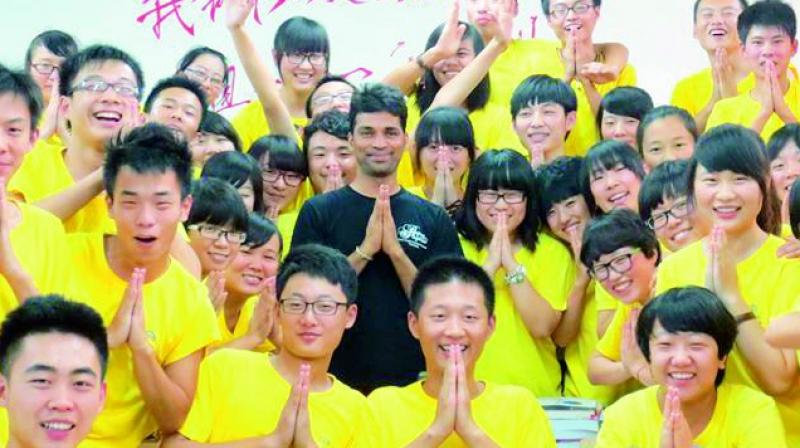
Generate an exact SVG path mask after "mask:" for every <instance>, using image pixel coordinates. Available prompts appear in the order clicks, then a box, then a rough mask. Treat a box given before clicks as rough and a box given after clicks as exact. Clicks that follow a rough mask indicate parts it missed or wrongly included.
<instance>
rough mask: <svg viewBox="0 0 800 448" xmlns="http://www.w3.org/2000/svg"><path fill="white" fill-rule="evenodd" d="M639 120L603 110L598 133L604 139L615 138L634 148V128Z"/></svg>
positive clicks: (637, 126)
mask: <svg viewBox="0 0 800 448" xmlns="http://www.w3.org/2000/svg"><path fill="white" fill-rule="evenodd" d="M638 128H639V120H637V119H636V118H633V117H627V116H625V115H617V114H614V113H611V112H609V111H607V110H604V111H603V119H602V120H601V121H600V134H601V135H602V136H603V139H604V140H616V141H618V142H623V143H627V144H628V145H630V147H631V148H636V130H637V129H638Z"/></svg>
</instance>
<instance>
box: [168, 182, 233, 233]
mask: <svg viewBox="0 0 800 448" xmlns="http://www.w3.org/2000/svg"><path fill="white" fill-rule="evenodd" d="M199 223H208V224H213V225H216V226H227V225H230V226H231V227H232V228H233V230H235V231H237V232H246V231H247V229H248V226H247V208H245V205H244V202H243V201H242V197H241V196H239V192H238V191H236V189H235V188H233V186H232V185H231V184H229V183H227V182H225V181H224V180H221V179H215V178H212V177H205V178H202V177H201V178H200V179H198V180H196V181H194V183H193V184H192V208H191V209H190V210H189V217H188V218H187V219H186V222H184V223H183V225H184V226H185V227H189V226H190V225H192V224H199Z"/></svg>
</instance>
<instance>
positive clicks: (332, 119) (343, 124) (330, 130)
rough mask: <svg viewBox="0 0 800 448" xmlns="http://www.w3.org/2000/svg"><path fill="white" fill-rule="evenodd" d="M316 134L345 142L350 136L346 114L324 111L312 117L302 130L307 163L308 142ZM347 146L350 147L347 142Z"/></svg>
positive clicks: (335, 110)
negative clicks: (326, 135)
mask: <svg viewBox="0 0 800 448" xmlns="http://www.w3.org/2000/svg"><path fill="white" fill-rule="evenodd" d="M317 132H324V133H326V134H329V135H332V136H334V137H336V138H338V139H339V140H344V141H345V142H347V138H348V136H349V135H350V120H349V119H348V117H347V114H346V113H344V112H342V111H340V110H337V109H331V110H326V111H325V112H323V113H321V114H319V115H317V116H316V117H314V119H312V120H311V123H309V125H308V126H306V127H305V129H303V154H305V157H306V161H308V150H309V149H310V148H309V141H310V140H311V137H312V136H313V135H314V134H316V133H317ZM347 146H350V143H349V142H347ZM250 151H252V149H251V150H250ZM251 153H252V152H251ZM270 160H271V159H270ZM306 163H307V162H306Z"/></svg>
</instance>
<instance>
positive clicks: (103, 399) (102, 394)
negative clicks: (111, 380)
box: [99, 381, 108, 411]
mask: <svg viewBox="0 0 800 448" xmlns="http://www.w3.org/2000/svg"><path fill="white" fill-rule="evenodd" d="M106 398H108V383H106V382H105V381H103V384H101V385H100V409H99V411H102V410H103V408H104V407H105V406H106Z"/></svg>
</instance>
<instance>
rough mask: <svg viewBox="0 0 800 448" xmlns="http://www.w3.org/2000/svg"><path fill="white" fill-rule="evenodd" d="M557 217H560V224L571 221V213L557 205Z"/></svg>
mask: <svg viewBox="0 0 800 448" xmlns="http://www.w3.org/2000/svg"><path fill="white" fill-rule="evenodd" d="M556 218H557V219H558V222H559V223H560V224H564V223H566V222H567V221H569V213H567V210H566V209H564V208H562V207H557V208H556Z"/></svg>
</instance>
